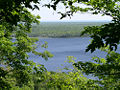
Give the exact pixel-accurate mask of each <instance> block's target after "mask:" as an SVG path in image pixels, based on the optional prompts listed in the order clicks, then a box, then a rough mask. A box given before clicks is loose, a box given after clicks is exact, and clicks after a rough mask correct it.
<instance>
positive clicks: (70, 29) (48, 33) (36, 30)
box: [29, 21, 108, 38]
mask: <svg viewBox="0 0 120 90" xmlns="http://www.w3.org/2000/svg"><path fill="white" fill-rule="evenodd" d="M105 23H108V22H107V21H106V22H105V21H103V22H102V21H101V22H98V21H96V22H93V21H91V22H41V23H40V24H39V25H35V24H34V25H33V26H32V32H31V33H30V34H29V36H30V37H50V38H68V37H80V34H81V31H83V30H84V27H86V26H100V25H103V24H105ZM84 36H88V35H84Z"/></svg>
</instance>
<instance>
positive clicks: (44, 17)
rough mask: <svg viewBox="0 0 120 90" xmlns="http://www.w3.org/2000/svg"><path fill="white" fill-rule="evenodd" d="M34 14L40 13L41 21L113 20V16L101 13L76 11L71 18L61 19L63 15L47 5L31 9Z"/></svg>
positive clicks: (60, 8)
mask: <svg viewBox="0 0 120 90" xmlns="http://www.w3.org/2000/svg"><path fill="white" fill-rule="evenodd" d="M62 9H63V8H62V6H60V7H59V10H62ZM31 12H32V13H33V14H34V15H40V16H41V19H40V21H111V19H112V18H111V17H108V16H101V15H92V14H88V13H76V14H74V15H73V17H72V18H71V19H70V18H69V17H66V18H64V19H62V20H60V17H61V15H59V14H57V12H56V11H53V10H52V9H48V8H47V7H40V10H34V11H31Z"/></svg>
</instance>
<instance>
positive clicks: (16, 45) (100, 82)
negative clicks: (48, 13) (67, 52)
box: [0, 0, 120, 90]
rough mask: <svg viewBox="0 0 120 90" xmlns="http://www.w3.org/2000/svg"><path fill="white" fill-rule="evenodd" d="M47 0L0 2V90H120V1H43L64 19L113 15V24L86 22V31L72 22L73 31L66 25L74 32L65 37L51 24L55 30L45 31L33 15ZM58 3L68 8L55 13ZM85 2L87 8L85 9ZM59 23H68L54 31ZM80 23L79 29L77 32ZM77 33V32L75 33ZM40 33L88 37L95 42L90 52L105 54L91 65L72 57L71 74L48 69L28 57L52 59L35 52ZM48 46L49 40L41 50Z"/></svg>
mask: <svg viewBox="0 0 120 90" xmlns="http://www.w3.org/2000/svg"><path fill="white" fill-rule="evenodd" d="M43 1H44V0H0V90H119V89H120V53H119V52H118V51H117V49H118V46H119V42H120V36H119V35H120V30H119V29H120V1H119V0H51V1H50V2H48V3H45V4H44V5H43V7H47V8H52V9H53V10H54V11H56V12H58V14H60V15H61V18H60V19H63V18H66V17H72V16H73V14H74V13H78V12H82V13H87V12H89V13H91V14H93V15H97V14H101V15H103V16H110V17H112V21H111V22H108V23H101V24H99V25H91V24H87V25H85V24H84V25H85V27H83V26H82V27H81V26H80V25H78V24H77V23H74V24H72V25H73V26H72V27H71V26H70V25H69V24H68V28H71V29H69V31H67V30H66V33H65V34H66V35H64V33H61V31H60V30H59V32H57V31H56V29H52V27H51V25H50V24H48V25H44V26H45V27H47V28H49V27H50V29H52V30H53V31H47V32H46V30H43V29H42V26H40V25H39V23H40V21H39V19H40V16H35V15H33V14H31V12H30V11H29V10H28V9H31V10H35V9H37V10H40V8H39V5H41V3H42V2H43ZM59 4H62V5H64V8H65V9H66V11H65V12H60V11H57V8H58V7H57V6H58V5H59ZM76 4H79V5H76ZM81 4H82V5H86V7H85V8H83V7H81ZM34 25H37V26H34ZM61 25H64V23H61V24H59V25H56V27H57V28H59V29H60V27H61ZM76 25H77V28H75V27H76ZM32 27H34V28H36V29H34V28H32ZM37 28H41V29H42V30H43V31H41V30H38V29H37ZM78 28H80V29H78ZM61 29H62V30H63V28H61ZM73 29H76V31H75V32H73ZM35 30H36V31H35ZM64 30H65V29H64ZM79 30H80V31H79ZM36 32H37V33H39V35H40V34H41V35H43V36H42V37H44V32H46V33H47V37H68V36H69V37H80V36H81V37H82V36H83V37H84V36H86V35H87V36H89V37H90V38H91V43H90V44H89V45H88V46H87V48H86V50H85V51H86V52H91V53H93V52H95V51H96V50H98V49H99V50H101V51H104V52H106V53H107V54H106V57H105V58H99V57H93V58H92V60H93V61H92V62H83V61H77V62H75V57H74V56H68V57H67V62H68V63H70V64H72V66H73V68H72V69H70V68H64V69H65V70H68V72H62V71H60V72H54V71H48V70H47V69H46V68H45V67H44V65H42V64H38V63H35V62H34V61H31V60H29V57H30V56H29V53H32V54H34V55H36V56H39V57H41V58H43V59H45V60H48V59H49V58H52V57H53V54H52V53H51V52H50V51H47V50H45V51H44V52H38V51H37V50H36V48H37V45H36V42H37V41H38V39H37V38H32V37H35V36H34V35H37V33H36ZM51 32H52V34H51ZM48 33H49V35H48ZM74 33H75V34H74ZM77 33H80V35H77ZM32 35H33V36H32ZM36 37H38V35H37V36H36ZM47 47H48V46H47V42H46V43H44V44H43V45H41V48H47ZM85 75H92V76H93V77H97V79H89V78H87V77H85Z"/></svg>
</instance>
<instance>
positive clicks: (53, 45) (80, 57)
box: [29, 37, 106, 71]
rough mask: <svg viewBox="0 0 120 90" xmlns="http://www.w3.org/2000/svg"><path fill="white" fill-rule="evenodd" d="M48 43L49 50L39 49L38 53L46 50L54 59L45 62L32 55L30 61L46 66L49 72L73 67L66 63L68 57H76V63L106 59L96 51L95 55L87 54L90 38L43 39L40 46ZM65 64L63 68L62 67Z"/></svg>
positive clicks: (103, 54) (103, 53) (39, 43)
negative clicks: (97, 57) (93, 59)
mask: <svg viewBox="0 0 120 90" xmlns="http://www.w3.org/2000/svg"><path fill="white" fill-rule="evenodd" d="M45 41H47V42H48V48H47V49H43V48H41V47H38V48H37V51H39V52H42V51H44V50H48V51H50V52H51V53H52V54H53V55H54V57H53V58H49V60H48V61H45V60H44V59H43V58H41V57H39V56H35V55H32V54H31V55H30V58H29V59H30V60H34V61H35V62H37V63H40V64H44V65H45V67H46V68H47V70H48V71H57V70H58V67H59V68H63V67H64V66H67V67H70V68H71V67H72V66H71V65H70V64H68V63H65V62H64V61H65V60H67V56H74V57H76V58H77V59H76V61H91V58H92V57H93V56H99V57H105V55H106V53H105V52H101V51H99V50H96V51H95V52H94V53H92V54H91V53H90V52H87V53H86V52H85V49H86V47H87V45H88V44H89V43H90V38H89V37H80V38H41V39H40V40H39V42H37V44H38V45H41V44H43V43H44V42H45ZM61 64H63V66H61Z"/></svg>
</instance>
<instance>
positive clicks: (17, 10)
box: [0, 0, 52, 90]
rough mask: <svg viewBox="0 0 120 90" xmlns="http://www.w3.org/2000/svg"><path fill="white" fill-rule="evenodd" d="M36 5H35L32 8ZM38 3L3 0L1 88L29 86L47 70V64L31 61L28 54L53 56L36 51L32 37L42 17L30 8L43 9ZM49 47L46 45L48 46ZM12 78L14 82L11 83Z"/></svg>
mask: <svg viewBox="0 0 120 90" xmlns="http://www.w3.org/2000/svg"><path fill="white" fill-rule="evenodd" d="M31 3H34V5H31ZM37 3H39V2H38V0H0V89H2V90H3V89H7V90H9V89H10V88H11V86H20V87H21V86H23V85H29V84H30V82H31V80H32V78H31V74H32V73H41V72H42V71H44V70H45V69H44V67H43V65H37V64H36V63H34V62H33V61H30V60H28V58H29V55H28V53H30V52H32V53H34V54H35V55H39V56H42V57H43V58H45V59H47V58H48V57H52V54H50V53H49V52H48V51H45V52H43V53H41V52H36V51H35V48H36V45H35V43H34V42H35V41H36V40H35V39H32V38H30V37H28V33H30V32H31V27H32V24H33V23H37V24H38V23H39V20H38V19H39V18H40V17H39V16H34V15H32V14H31V13H30V12H29V11H28V10H27V8H30V9H36V8H37V9H39V8H38V7H37V5H35V4H37ZM44 46H45V45H44ZM11 78H12V80H11Z"/></svg>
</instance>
